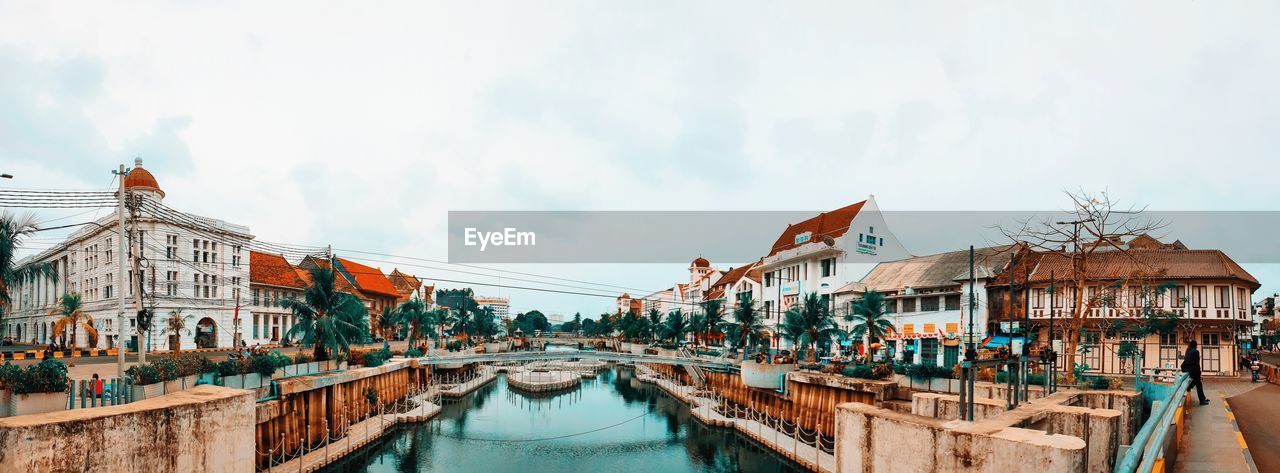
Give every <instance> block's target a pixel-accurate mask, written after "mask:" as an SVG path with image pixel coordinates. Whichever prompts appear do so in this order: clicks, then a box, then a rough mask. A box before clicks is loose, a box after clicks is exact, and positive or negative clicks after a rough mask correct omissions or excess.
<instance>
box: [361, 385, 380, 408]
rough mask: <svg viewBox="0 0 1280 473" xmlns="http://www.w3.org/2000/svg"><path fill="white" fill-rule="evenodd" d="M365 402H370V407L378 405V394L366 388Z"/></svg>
mask: <svg viewBox="0 0 1280 473" xmlns="http://www.w3.org/2000/svg"><path fill="white" fill-rule="evenodd" d="M364 400H365V401H368V402H369V405H370V406H375V405H377V404H378V392H377V391H374V390H373V388H364Z"/></svg>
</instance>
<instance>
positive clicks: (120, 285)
mask: <svg viewBox="0 0 1280 473" xmlns="http://www.w3.org/2000/svg"><path fill="white" fill-rule="evenodd" d="M116 176H117V177H119V178H120V188H119V190H118V191H116V225H117V227H116V239H118V240H119V241H120V243H119V245H118V246H119V247H120V251H119V255H120V260H119V263H118V265H117V267H116V271H118V273H116V276H117V278H116V281H118V282H117V285H116V291H117V292H116V376H117V377H118V378H119V379H120V380H124V351H125V347H124V336H123V335H124V271H125V269H124V258H125V256H124V255H125V245H124V238H125V236H124V199H125V195H124V179H125V174H124V164H121V165H120V170H119V171H117V172H116ZM73 342H74V340H73Z"/></svg>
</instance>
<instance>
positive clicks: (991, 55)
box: [0, 2, 1280, 313]
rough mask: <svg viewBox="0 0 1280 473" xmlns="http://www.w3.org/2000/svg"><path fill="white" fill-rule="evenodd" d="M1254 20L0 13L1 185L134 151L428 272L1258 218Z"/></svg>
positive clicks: (510, 8) (312, 6) (561, 10)
mask: <svg viewBox="0 0 1280 473" xmlns="http://www.w3.org/2000/svg"><path fill="white" fill-rule="evenodd" d="M1276 9H1277V6H1275V5H1268V4H1233V5H1227V4H1211V3H1204V2H1199V3H1190V2H1186V3H1172V4H1171V3H1168V2H1140V3H1137V4H1124V5H1115V4H1071V5H1060V6H1036V5H1022V4H1019V5H1008V4H1005V5H998V6H997V5H990V4H985V3H969V4H955V3H939V4H933V5H928V6H919V5H916V6H905V5H901V4H888V3H878V2H865V3H858V4H850V3H832V4H806V5H805V6H803V7H801V6H796V5H788V6H786V7H783V6H781V5H779V4H776V3H768V2H762V3H741V2H708V3H699V4H689V3H687V2H679V3H655V2H645V3H642V4H641V3H637V4H608V5H605V4H598V3H594V2H537V3H530V2H511V3H506V4H493V3H483V4H472V3H462V2H458V3H426V4H424V3H420V2H405V3H377V4H373V5H368V4H361V5H351V4H344V3H330V4H320V3H308V4H307V5H305V7H299V6H297V5H288V4H265V5H264V4H261V3H260V2H244V3H239V4H227V3H219V4H216V5H214V4H209V5H199V4H195V5H193V4H185V3H148V4H135V5H132V6H128V5H121V4H117V3H112V4H96V5H95V4H90V5H67V4H57V3H11V4H5V5H0V60H3V62H0V64H4V65H5V67H4V69H3V70H2V71H0V86H2V87H3V88H2V89H0V101H3V102H0V103H3V104H6V105H11V106H9V107H0V108H4V110H0V124H5V125H6V127H10V130H8V132H6V130H0V161H3V162H4V165H5V167H6V168H11V169H16V170H17V171H16V172H14V173H15V174H18V175H19V180H17V181H14V182H15V183H22V184H23V185H24V186H50V187H85V186H102V185H103V183H104V182H105V177H106V175H105V174H104V173H105V171H106V170H107V169H110V168H111V167H113V166H114V163H115V162H117V161H120V160H127V159H128V158H129V157H132V156H134V155H138V154H142V155H143V158H144V159H145V160H146V162H147V165H148V168H150V169H151V170H152V171H153V172H155V173H156V174H157V176H158V177H159V179H160V180H161V183H162V185H164V186H166V188H167V190H168V191H169V199H168V201H169V203H170V204H171V205H174V206H177V207H181V208H184V209H188V210H191V211H193V212H197V213H201V214H207V215H213V216H218V217H223V218H227V219H229V220H233V221H237V222H240V223H245V224H248V225H250V226H251V227H252V228H253V229H254V233H256V234H258V235H260V236H261V237H262V238H263V239H266V240H273V241H290V242H302V243H325V242H334V243H335V245H347V246H353V247H358V248H365V249H371V250H385V251H390V252H395V253H401V254H412V255H430V256H434V257H442V256H443V255H444V248H443V244H444V235H443V231H444V218H445V212H446V211H448V210H451V209H453V210H458V209H685V208H696V209H795V208H812V209H824V208H831V207H836V206H839V205H843V204H845V203H848V202H850V201H853V200H856V199H860V198H862V197H864V196H865V195H866V194H869V193H875V194H876V195H877V198H878V200H879V202H880V203H881V205H882V206H884V207H885V208H889V209H939V208H952V209H998V208H1004V207H1005V206H1013V207H1016V208H1057V207H1061V206H1062V204H1063V199H1062V197H1061V195H1060V190H1061V189H1064V188H1076V187H1085V188H1110V189H1111V190H1112V192H1113V193H1116V194H1118V195H1120V196H1122V197H1123V198H1125V199H1128V200H1133V201H1139V202H1150V203H1151V204H1152V205H1153V206H1154V207H1158V208H1162V209H1259V208H1268V207H1273V206H1274V203H1275V202H1277V201H1280V198H1278V197H1280V195H1277V194H1278V192H1280V191H1277V190H1276V187H1275V186H1266V185H1253V184H1252V182H1253V181H1255V180H1256V179H1258V177H1255V176H1259V175H1260V173H1262V172H1266V171H1267V170H1269V169H1271V168H1273V167H1274V161H1275V159H1274V156H1276V154H1277V152H1278V151H1280V133H1276V131H1277V130H1276V129H1275V124H1276V123H1280V116H1277V115H1280V112H1277V110H1280V107H1277V105H1278V104H1277V92H1276V90H1275V87H1274V83H1275V82H1276V78H1277V76H1280V56H1278V54H1280V50H1278V49H1277V46H1276V45H1280V38H1278V37H1277V36H1280V32H1277V30H1276V29H1275V28H1274V27H1273V25H1272V23H1273V21H1271V19H1273V18H1276V17H1277V13H1278V12H1277V11H1275V10H1276ZM15 125H21V126H24V127H28V128H27V129H23V130H18V131H17V132H14V131H13V130H14V128H12V127H14V126H15ZM188 154H189V160H188V157H187V155H188ZM69 167H74V168H75V169H67V168H69ZM99 168H101V171H99V170H98V169H99ZM90 171H91V172H90ZM384 269H389V268H384ZM546 270H547V271H548V272H556V271H557V269H556V268H548V269H546ZM559 271H562V272H564V273H565V274H567V275H570V276H574V275H576V277H580V278H599V279H601V280H605V281H612V282H618V283H619V284H623V285H639V286H645V287H647V286H657V285H661V284H664V283H667V282H669V281H670V280H673V279H677V278H679V274H680V271H681V269H680V268H669V269H659V268H645V269H637V270H635V271H633V272H632V271H628V273H625V274H624V273H619V272H618V271H617V270H612V269H608V268H596V267H576V266H575V267H564V268H559ZM663 271H666V273H665V274H664V273H663ZM460 279H461V278H460ZM1264 290H1267V289H1266V288H1264ZM482 292H483V291H482ZM516 297H517V298H519V297H526V296H523V295H517V296H516ZM527 297H528V298H529V300H531V301H533V303H534V304H538V305H543V304H545V305H546V306H547V307H551V308H552V309H551V311H572V310H573V309H576V310H582V311H583V312H584V313H594V312H598V310H593V309H591V308H592V307H600V306H601V305H600V304H599V302H597V301H586V302H584V301H578V300H564V299H563V298H557V297H552V296H541V295H529V296H527ZM517 306H520V304H519V303H517Z"/></svg>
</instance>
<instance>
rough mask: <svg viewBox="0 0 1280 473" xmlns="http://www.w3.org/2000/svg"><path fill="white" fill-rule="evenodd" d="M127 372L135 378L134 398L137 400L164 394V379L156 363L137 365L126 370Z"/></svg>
mask: <svg viewBox="0 0 1280 473" xmlns="http://www.w3.org/2000/svg"><path fill="white" fill-rule="evenodd" d="M125 374H126V375H128V376H129V377H131V378H133V398H134V399H135V400H139V401H141V400H143V399H150V398H153V397H159V396H162V395H164V382H163V381H164V380H163V379H162V378H161V375H160V371H158V370H156V367H155V365H154V364H151V363H147V364H145V365H135V366H131V367H129V369H127V370H125Z"/></svg>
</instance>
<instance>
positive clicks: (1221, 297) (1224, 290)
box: [1213, 286, 1231, 309]
mask: <svg viewBox="0 0 1280 473" xmlns="http://www.w3.org/2000/svg"><path fill="white" fill-rule="evenodd" d="M1213 292H1215V293H1217V295H1218V297H1217V299H1218V300H1217V303H1218V305H1217V306H1216V307H1217V308H1219V309H1225V308H1227V307H1231V288H1230V287H1228V286H1213Z"/></svg>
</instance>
